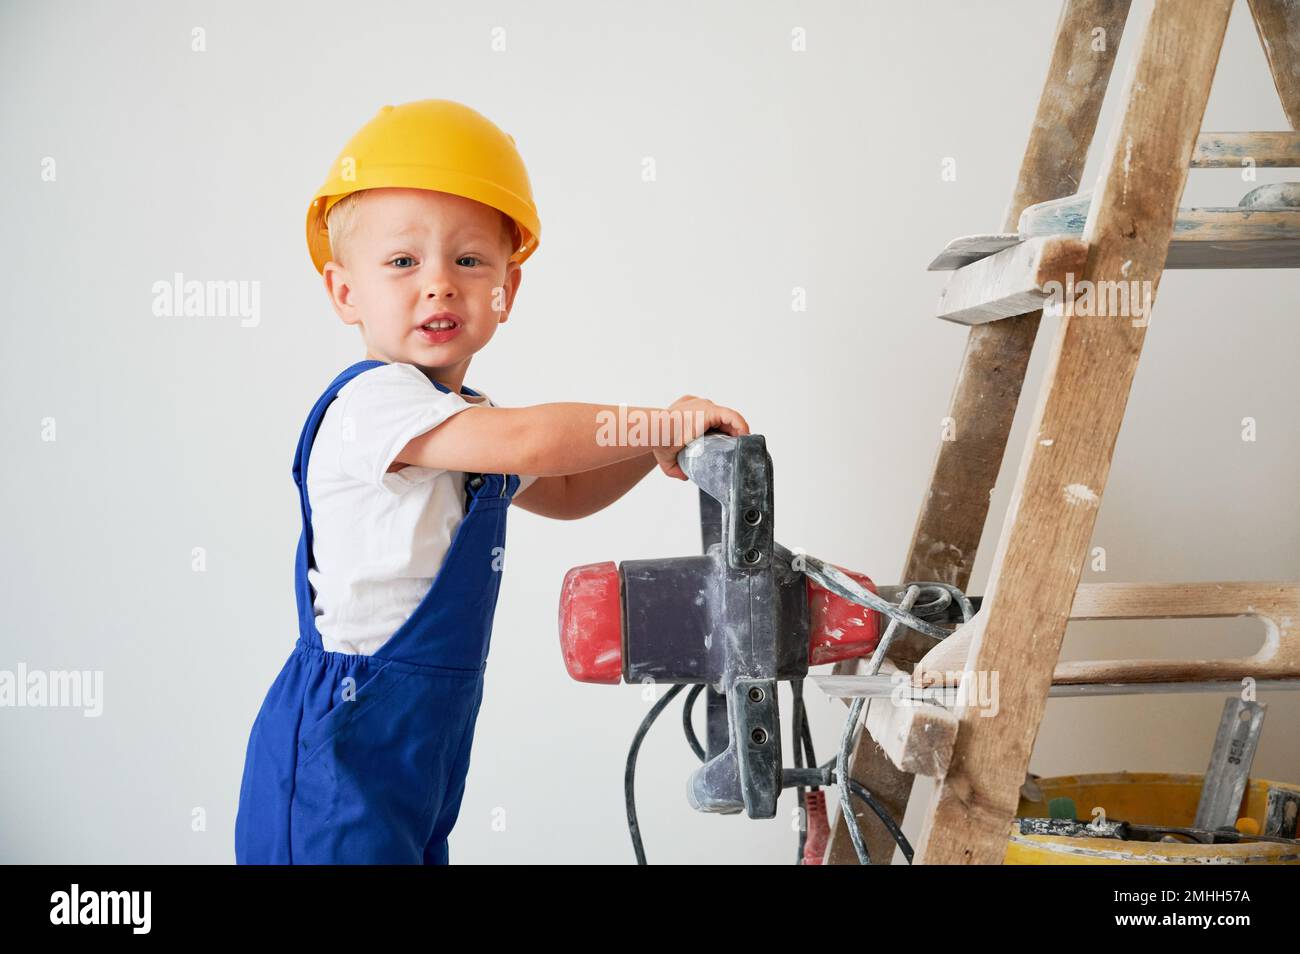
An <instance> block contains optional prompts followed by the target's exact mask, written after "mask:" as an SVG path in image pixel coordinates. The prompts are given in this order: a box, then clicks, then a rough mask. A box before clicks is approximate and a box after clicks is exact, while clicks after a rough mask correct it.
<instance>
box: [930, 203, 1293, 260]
mask: <svg viewBox="0 0 1300 954" xmlns="http://www.w3.org/2000/svg"><path fill="white" fill-rule="evenodd" d="M1185 211H1187V212H1189V213H1224V212H1226V213H1229V214H1228V215H1226V216H1221V215H1220V216H1208V215H1204V214H1203V215H1201V216H1200V218H1201V221H1200V222H1191V221H1189V223H1188V227H1189V231H1187V232H1184V233H1182V234H1181V235H1180V236H1179V238H1178V239H1176V240H1175V241H1173V242H1171V243H1170V245H1169V256H1168V258H1167V259H1166V260H1165V268H1173V269H1182V268H1195V269H1211V268H1300V234H1298V233H1297V228H1300V223H1298V220H1300V212H1297V211H1296V210H1294V209H1285V210H1281V209H1270V210H1267V212H1268V213H1269V214H1268V215H1263V214H1262V212H1261V210H1252V209H1187V210H1185ZM1215 218H1217V219H1218V221H1213V219H1215ZM1252 219H1253V221H1252ZM1018 244H1020V237H1019V235H1016V234H1008V233H1005V232H998V233H994V234H991V235H966V236H962V237H961V238H958V239H953V241H951V242H949V243H948V247H947V248H945V249H944V250H943V251H942V252H940V253H939V255H938V257H936V258H935V260H934V261H933V262H931V263H930V266H929V268H930V271H948V270H951V269H961V268H966V267H968V266H969V265H971V264H973V263H975V262H978V261H981V260H983V259H985V258H988V257H989V256H990V255H996V254H999V253H1003V254H1005V252H1006V250H1007V249H1010V248H1014V247H1015V246H1016V245H1018Z"/></svg>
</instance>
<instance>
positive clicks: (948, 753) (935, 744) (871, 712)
mask: <svg viewBox="0 0 1300 954" xmlns="http://www.w3.org/2000/svg"><path fill="white" fill-rule="evenodd" d="M830 678H831V679H835V678H837V677H834V676H832V677H830ZM838 678H839V679H861V678H863V677H862V676H840V677H838ZM877 678H878V677H877ZM823 688H825V686H824V685H823ZM866 723H867V724H866V729H867V731H868V732H870V733H871V737H872V738H873V739H875V740H876V744H877V745H879V746H880V747H881V748H882V749H884V751H885V754H886V755H888V756H889V759H890V761H891V762H893V763H894V764H895V765H896V766H898V767H899V768H900V769H902V770H903V771H904V772H910V773H912V774H913V775H924V776H925V777H926V778H941V777H943V776H944V775H946V774H947V773H948V763H949V761H950V760H951V758H952V747H953V743H954V742H955V741H956V739H957V713H956V712H954V711H953V710H952V709H949V708H945V707H943V706H936V705H927V704H924V703H908V704H900V703H898V702H896V701H895V700H894V699H893V698H892V697H891V698H886V699H875V700H873V701H872V703H871V705H870V706H869V707H868V708H867V719H866Z"/></svg>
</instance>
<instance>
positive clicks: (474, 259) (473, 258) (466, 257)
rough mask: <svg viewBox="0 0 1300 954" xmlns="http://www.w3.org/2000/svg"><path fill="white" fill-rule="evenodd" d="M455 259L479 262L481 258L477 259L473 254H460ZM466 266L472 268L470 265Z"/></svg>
mask: <svg viewBox="0 0 1300 954" xmlns="http://www.w3.org/2000/svg"><path fill="white" fill-rule="evenodd" d="M456 261H457V262H479V261H481V259H479V258H478V257H477V256H475V255H462V256H461V257H460V258H458V259H456ZM468 267H470V268H473V266H472V265H471V266H468Z"/></svg>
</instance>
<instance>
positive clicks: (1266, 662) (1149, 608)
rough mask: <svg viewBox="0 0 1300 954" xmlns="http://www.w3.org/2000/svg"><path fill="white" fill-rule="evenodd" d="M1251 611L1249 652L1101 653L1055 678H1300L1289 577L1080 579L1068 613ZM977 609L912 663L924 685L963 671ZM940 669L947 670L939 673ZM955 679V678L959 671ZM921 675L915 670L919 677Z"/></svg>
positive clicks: (1080, 681)
mask: <svg viewBox="0 0 1300 954" xmlns="http://www.w3.org/2000/svg"><path fill="white" fill-rule="evenodd" d="M1246 616H1250V617H1254V618H1257V619H1259V620H1260V621H1262V622H1263V624H1264V628H1265V633H1266V639H1265V641H1264V644H1263V645H1262V646H1261V647H1260V649H1259V651H1258V652H1256V653H1254V654H1252V655H1250V656H1241V657H1236V658H1215V659H1198V660H1184V659H1101V660H1088V661H1076V662H1065V663H1058V664H1057V666H1056V669H1055V671H1054V672H1053V675H1052V684H1053V685H1086V684H1090V683H1124V684H1140V683H1161V682H1181V683H1191V682H1197V681H1207V680H1223V679H1235V680H1237V682H1238V683H1240V681H1241V680H1242V679H1245V678H1247V677H1250V678H1252V679H1256V680H1264V679H1296V678H1300V586H1298V585H1296V584H1294V583H1256V582H1225V583H1084V584H1081V585H1080V586H1079V587H1078V589H1077V591H1076V592H1075V595H1074V605H1073V607H1072V608H1071V610H1070V617H1069V618H1070V619H1071V620H1103V619H1108V620H1116V619H1198V618H1199V619H1223V618H1226V617H1246ZM986 619H987V617H986V616H984V614H983V613H981V614H980V615H979V616H977V617H976V618H975V620H974V621H972V622H971V623H970V624H968V625H967V626H963V627H961V628H959V629H958V630H957V631H956V632H954V633H953V634H952V635H951V636H949V637H948V638H947V639H945V640H944V641H943V642H941V643H939V644H938V645H937V646H935V647H934V649H932V650H931V651H930V652H928V653H927V654H926V655H925V658H924V659H922V660H921V661H920V662H919V663H917V665H916V669H915V671H914V676H916V674H918V673H920V672H921V671H923V670H924V671H925V672H927V673H928V674H930V675H928V676H927V677H926V678H925V679H924V680H921V681H923V682H924V683H925V684H926V685H935V684H938V683H940V682H947V683H950V684H951V683H953V682H955V678H954V676H955V675H956V674H959V673H961V672H963V671H964V669H965V664H966V659H967V657H968V655H969V652H970V646H971V643H972V642H973V641H974V638H975V634H976V631H977V630H978V629H980V628H981V627H982V626H983V625H984V621H985V620H986ZM944 674H953V675H950V676H949V677H948V678H946V679H945V678H944ZM958 678H959V677H958ZM918 679H919V677H918Z"/></svg>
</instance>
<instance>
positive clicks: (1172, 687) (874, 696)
mask: <svg viewBox="0 0 1300 954" xmlns="http://www.w3.org/2000/svg"><path fill="white" fill-rule="evenodd" d="M809 678H810V679H812V681H813V685H815V686H816V687H817V688H818V689H820V690H821V691H822V692H824V693H826V695H827V696H828V697H830V698H834V699H859V698H861V699H869V700H871V703H872V704H874V703H875V702H876V701H877V700H888V699H890V698H892V697H894V696H899V697H900V698H907V699H910V700H914V701H916V702H917V703H921V704H925V705H932V706H942V707H944V708H949V709H953V708H955V707H956V706H957V705H958V704H959V703H960V702H961V698H960V696H959V695H958V689H957V687H956V686H948V685H943V686H913V687H909V688H907V689H906V690H902V689H900V688H899V687H898V686H897V685H895V684H894V683H893V682H892V681H891V680H890V679H889V677H888V676H834V675H831V676H810V677H809ZM1241 689H1242V685H1241V680H1240V679H1210V680H1197V681H1195V682H1099V683H1085V684H1075V683H1062V684H1060V685H1057V684H1055V683H1053V684H1052V688H1051V691H1050V692H1048V694H1047V695H1048V697H1049V698H1051V699H1089V698H1093V697H1097V698H1101V697H1103V696H1153V695H1154V696H1161V695H1180V694H1186V693H1209V694H1213V695H1221V694H1224V693H1226V694H1228V695H1236V694H1239V693H1240V692H1241ZM1254 689H1255V691H1256V692H1257V693H1263V692H1300V679H1258V680H1256V681H1255V684H1254Z"/></svg>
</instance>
